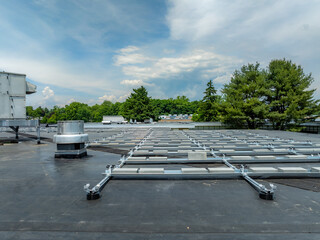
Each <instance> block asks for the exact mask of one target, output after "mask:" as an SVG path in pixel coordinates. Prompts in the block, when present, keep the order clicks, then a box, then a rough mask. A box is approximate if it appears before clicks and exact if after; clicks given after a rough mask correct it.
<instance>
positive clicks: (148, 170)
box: [139, 168, 164, 174]
mask: <svg viewBox="0 0 320 240" xmlns="http://www.w3.org/2000/svg"><path fill="white" fill-rule="evenodd" d="M139 173H147V174H158V173H164V169H163V168H140V169H139Z"/></svg>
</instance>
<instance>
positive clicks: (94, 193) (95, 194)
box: [83, 128, 153, 200]
mask: <svg viewBox="0 0 320 240" xmlns="http://www.w3.org/2000/svg"><path fill="white" fill-rule="evenodd" d="M152 133H153V130H152V129H151V128H149V130H148V133H147V135H146V136H145V137H144V138H143V139H142V140H141V141H140V142H139V143H138V144H137V145H136V146H135V147H134V148H133V149H131V150H130V151H129V152H128V156H127V157H126V156H125V155H123V156H122V157H121V158H120V160H119V162H118V165H107V166H106V168H107V169H106V170H105V172H104V173H102V174H104V175H106V176H105V177H104V178H103V179H102V180H101V181H100V182H99V183H98V184H97V185H95V186H94V187H93V188H91V189H90V184H89V183H87V184H86V185H84V187H83V190H84V191H85V192H86V193H87V200H95V199H99V198H100V197H101V191H102V190H103V188H104V187H105V185H106V184H107V183H108V181H109V180H110V179H111V174H112V170H113V169H115V168H122V167H123V165H124V164H125V162H126V161H127V160H128V158H130V157H131V156H132V155H133V153H134V152H135V151H137V150H138V149H139V148H141V146H142V145H143V144H144V143H145V141H146V140H147V139H148V138H149V137H150V136H151V135H152Z"/></svg>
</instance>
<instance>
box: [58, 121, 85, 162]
mask: <svg viewBox="0 0 320 240" xmlns="http://www.w3.org/2000/svg"><path fill="white" fill-rule="evenodd" d="M53 141H54V142H55V143H57V151H56V152H55V157H56V158H80V157H83V156H87V149H86V147H85V143H86V142H88V141H89V138H88V134H86V133H84V123H83V121H82V120H74V121H58V133H57V135H54V136H53Z"/></svg>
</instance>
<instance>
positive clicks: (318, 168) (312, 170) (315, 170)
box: [311, 167, 320, 172]
mask: <svg viewBox="0 0 320 240" xmlns="http://www.w3.org/2000/svg"><path fill="white" fill-rule="evenodd" d="M311 172H320V167H312V168H311Z"/></svg>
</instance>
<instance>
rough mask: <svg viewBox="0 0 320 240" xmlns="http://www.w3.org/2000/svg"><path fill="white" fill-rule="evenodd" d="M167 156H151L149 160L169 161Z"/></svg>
mask: <svg viewBox="0 0 320 240" xmlns="http://www.w3.org/2000/svg"><path fill="white" fill-rule="evenodd" d="M167 160H168V158H167V157H149V161H167Z"/></svg>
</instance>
